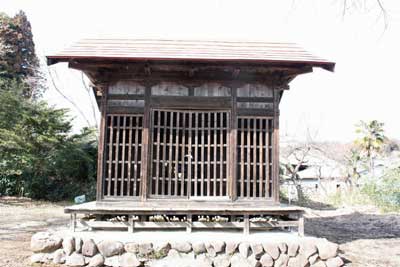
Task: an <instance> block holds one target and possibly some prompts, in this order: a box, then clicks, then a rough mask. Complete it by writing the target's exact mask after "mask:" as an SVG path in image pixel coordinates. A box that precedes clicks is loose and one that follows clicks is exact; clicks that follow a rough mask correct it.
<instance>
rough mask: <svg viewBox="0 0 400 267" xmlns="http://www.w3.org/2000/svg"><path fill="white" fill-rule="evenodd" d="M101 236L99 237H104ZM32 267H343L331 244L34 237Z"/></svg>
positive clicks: (321, 241) (43, 234) (304, 240)
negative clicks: (56, 266)
mask: <svg viewBox="0 0 400 267" xmlns="http://www.w3.org/2000/svg"><path fill="white" fill-rule="evenodd" d="M99 235H100V234H99ZM31 250H32V251H33V253H34V254H33V255H32V257H31V262H32V263H53V264H65V265H67V266H90V267H96V266H113V267H120V266H121V267H138V266H152V267H169V266H171V267H179V266H185V267H213V266H214V267H229V266H231V267H259V266H260V267H261V266H263V267H264V266H265V267H267V266H268V267H272V266H279V267H284V266H289V267H307V266H309V267H340V266H344V263H343V260H342V259H341V258H340V256H338V245H337V244H334V243H331V242H329V241H327V240H326V239H317V238H301V239H298V240H295V241H284V242H283V241H282V242H280V241H279V240H275V239H274V240H268V241H264V242H261V241H260V243H255V242H233V241H226V242H224V241H208V242H201V241H196V242H189V241H179V242H174V241H171V242H161V241H160V242H151V243H150V242H149V243H147V242H135V243H133V242H119V241H115V240H102V241H99V242H95V241H94V240H93V239H85V240H82V238H80V237H73V236H60V235H57V234H51V233H48V232H40V233H37V234H35V235H33V236H32V239H31Z"/></svg>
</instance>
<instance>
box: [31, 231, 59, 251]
mask: <svg viewBox="0 0 400 267" xmlns="http://www.w3.org/2000/svg"><path fill="white" fill-rule="evenodd" d="M61 245H62V238H60V237H58V236H55V235H52V234H50V233H48V232H39V233H36V234H34V235H33V236H32V238H31V250H32V251H33V252H35V253H37V252H43V253H50V252H53V251H56V250H57V249H59V248H61Z"/></svg>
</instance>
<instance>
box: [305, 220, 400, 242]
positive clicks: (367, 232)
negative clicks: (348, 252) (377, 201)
mask: <svg viewBox="0 0 400 267" xmlns="http://www.w3.org/2000/svg"><path fill="white" fill-rule="evenodd" d="M306 234H307V235H311V236H316V237H323V238H326V239H328V240H330V241H332V242H336V243H339V244H343V243H348V242H352V241H355V240H359V239H382V238H384V239H388V238H400V215H394V214H382V215H379V214H365V213H359V212H352V213H350V214H344V215H336V216H324V217H312V218H306Z"/></svg>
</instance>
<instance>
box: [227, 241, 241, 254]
mask: <svg viewBox="0 0 400 267" xmlns="http://www.w3.org/2000/svg"><path fill="white" fill-rule="evenodd" d="M238 245H239V244H238V242H235V241H227V242H226V245H225V253H226V254H228V255H232V254H233V253H235V252H236V249H237V247H238Z"/></svg>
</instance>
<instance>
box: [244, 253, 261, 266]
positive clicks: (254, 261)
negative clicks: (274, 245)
mask: <svg viewBox="0 0 400 267" xmlns="http://www.w3.org/2000/svg"><path fill="white" fill-rule="evenodd" d="M247 261H248V262H249V264H250V266H252V267H261V263H260V262H259V261H258V260H257V259H256V256H255V255H254V254H251V255H250V256H249V257H247Z"/></svg>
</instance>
